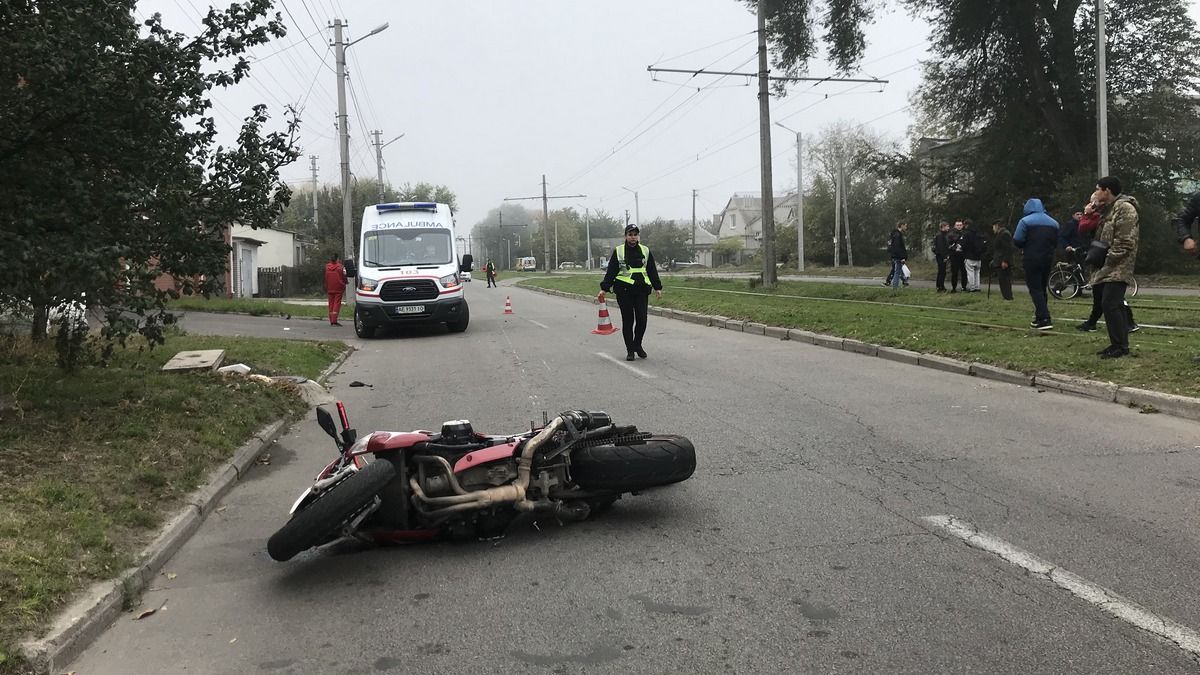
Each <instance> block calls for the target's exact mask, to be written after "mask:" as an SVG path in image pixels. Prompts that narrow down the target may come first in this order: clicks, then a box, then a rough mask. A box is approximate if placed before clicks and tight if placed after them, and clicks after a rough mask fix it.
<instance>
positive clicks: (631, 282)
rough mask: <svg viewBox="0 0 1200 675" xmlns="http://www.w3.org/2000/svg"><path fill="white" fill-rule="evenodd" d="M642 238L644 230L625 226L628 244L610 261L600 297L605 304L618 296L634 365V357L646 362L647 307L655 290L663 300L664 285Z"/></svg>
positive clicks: (628, 357)
mask: <svg viewBox="0 0 1200 675" xmlns="http://www.w3.org/2000/svg"><path fill="white" fill-rule="evenodd" d="M640 236H641V230H639V229H638V226H637V225H626V226H625V243H624V244H621V245H620V246H617V248H616V250H614V251H613V253H612V256H611V257H610V258H609V259H608V269H607V270H606V271H605V273H604V279H603V280H602V281H601V282H600V294H599V295H597V296H596V299H597V300H598V301H600V302H604V294H605V293H607V292H608V291H614V292H616V294H617V306H618V307H620V308H621V334H622V335H623V336H624V337H625V352H626V353H625V360H626V361H632V360H633V358H634V354H637V355H638V356H640V357H642V358H643V359H644V358H646V350H645V349H642V336H643V335H645V334H646V307H647V306H648V305H649V302H650V289H651V288H653V289H654V292H655V293H657V294H658V297H660V298H661V297H662V282H661V281H659V279H658V267H656V266H655V264H654V254H653V253H651V252H650V249H649V248H647V247H646V246H643V245H642V244H641V243H640V241H639V239H640Z"/></svg>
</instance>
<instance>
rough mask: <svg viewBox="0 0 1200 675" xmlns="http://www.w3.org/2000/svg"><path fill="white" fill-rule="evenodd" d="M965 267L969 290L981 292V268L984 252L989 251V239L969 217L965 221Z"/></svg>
mask: <svg viewBox="0 0 1200 675" xmlns="http://www.w3.org/2000/svg"><path fill="white" fill-rule="evenodd" d="M962 245H963V267H964V268H966V270H967V291H969V292H971V293H978V292H979V270H980V268H982V267H983V254H984V253H986V252H987V240H985V239H984V238H983V235H982V234H980V233H979V230H977V229H975V223H974V222H972V221H971V220H970V219H969V218H968V219H966V220H964V221H963V236H962Z"/></svg>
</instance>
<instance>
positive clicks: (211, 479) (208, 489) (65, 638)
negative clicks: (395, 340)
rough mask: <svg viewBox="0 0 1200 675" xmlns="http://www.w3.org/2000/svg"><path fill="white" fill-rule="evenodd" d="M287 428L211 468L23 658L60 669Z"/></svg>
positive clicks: (282, 425)
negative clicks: (137, 548) (114, 572)
mask: <svg viewBox="0 0 1200 675" xmlns="http://www.w3.org/2000/svg"><path fill="white" fill-rule="evenodd" d="M353 353H354V348H353V347H347V348H346V349H344V350H343V351H342V353H341V354H340V355H339V356H338V357H337V358H335V359H334V360H333V363H331V364H329V367H328V368H326V369H325V370H324V371H322V372H321V374H320V375H318V376H317V382H320V383H322V384H324V383H325V380H327V379H328V378H329V377H330V376H331V375H332V374H333V373H334V372H336V371H337V369H338V368H339V367H341V365H342V364H343V363H345V362H346V360H347V359H349V358H350V355H351V354H353ZM288 426H289V422H288V420H287V419H286V418H281V419H278V420H275V421H274V422H271V423H269V424H267V425H266V426H264V427H262V428H261V429H259V430H258V431H256V432H255V433H254V435H253V436H251V437H250V440H248V441H246V442H245V443H244V444H243V445H242V446H241V447H239V448H238V449H237V450H235V451H234V453H233V456H232V457H231V458H230V459H229V460H228V461H226V462H223V463H221V464H218V465H217V467H216V468H214V469H213V470H212V472H211V473H210V474H209V476H208V479H207V480H206V481H205V483H204V484H203V485H202V486H200V487H199V488H197V489H196V490H195V491H193V492H192V493H191V494H190V495H188V496H187V498H186V499H185V506H184V507H183V508H182V509H180V511H179V512H177V513H176V514H175V515H174V516H172V517H171V518H170V519H169V520H168V521H167V523H166V524H165V525H163V526H162V528H160V529H159V532H158V535H157V536H155V538H154V540H153V541H151V542H150V544H148V545H147V546H146V547H145V548H144V549H142V551H141V552H140V553H139V554H138V556H137V558H136V560H137V562H136V563H135V564H134V566H133V567H131V568H129V569H127V570H125V571H124V572H122V573H121V574H120V575H119V576H117V578H116V579H112V580H110V581H103V582H99V583H95V584H92V585H91V586H90V587H89V588H88V589H87V590H86V591H84V592H83V593H82V594H81V596H80V597H79V598H77V599H76V600H75V601H74V602H73V603H71V604H70V605H69V606H67V608H66V609H64V610H62V611H61V612H59V614H58V617H57V618H55V620H54V623H53V625H52V627H51V629H50V630H49V632H48V633H47V634H46V636H45V637H42V638H39V639H29V640H25V641H23V642H21V643H20V646H19V649H20V652H21V656H23V657H24V658H25V660H27V661H29V663H30V665H32V666H33V667H34V668H35V669H36V670H38V671H39V672H46V673H57V672H60V671H62V670H63V668H64V667H65V666H67V665H68V664H70V663H71V662H72V661H74V660H75V659H76V658H78V657H79V655H80V654H82V653H83V651H84V650H86V649H87V648H88V647H89V646H91V643H92V642H93V641H95V639H96V638H98V637H100V635H101V634H103V633H104V631H106V630H108V627H109V625H111V624H112V622H113V621H115V620H116V619H117V617H119V616H120V615H121V614H122V613H123V612H124V611H125V610H126V604H127V603H128V602H130V600H132V599H135V598H137V597H138V596H139V595H140V594H141V593H142V591H144V590H145V589H146V587H147V586H149V585H150V582H151V581H152V580H153V579H154V577H155V575H157V574H158V571H159V570H160V569H162V567H163V566H164V565H165V564H166V563H167V561H168V560H170V559H171V556H173V555H175V553H176V552H177V551H178V550H179V549H180V548H182V547H183V545H184V544H185V543H187V541H188V540H189V539H191V538H192V535H194V534H195V533H196V531H197V530H199V529H200V525H202V524H203V523H204V519H205V518H207V517H208V515H209V514H210V513H212V512H213V510H214V509H215V508H216V506H217V504H218V503H219V502H220V501H221V498H222V497H224V496H225V494H226V493H228V492H229V490H230V489H232V488H233V486H234V485H236V484H237V482H238V481H239V480H241V478H242V476H243V475H245V473H246V471H247V470H249V468H250V466H251V465H253V464H254V463H255V462H256V461H258V458H259V457H260V456H262V454H263V452H265V451H266V450H267V448H269V447H270V446H271V444H272V443H274V442H275V440H276V439H277V438H279V437H280V436H282V435H283V433H284V432H285V431H286V430H287V428H288Z"/></svg>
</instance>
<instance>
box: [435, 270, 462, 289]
mask: <svg viewBox="0 0 1200 675" xmlns="http://www.w3.org/2000/svg"><path fill="white" fill-rule="evenodd" d="M438 281H440V282H441V284H442V288H458V286H459V284H460V283H462V282H460V281H459V279H458V274H457V273H455V274H447V275H446V276H444V277H442V278H441V279H438Z"/></svg>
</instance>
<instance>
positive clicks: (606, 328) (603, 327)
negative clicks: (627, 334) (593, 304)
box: [592, 301, 617, 335]
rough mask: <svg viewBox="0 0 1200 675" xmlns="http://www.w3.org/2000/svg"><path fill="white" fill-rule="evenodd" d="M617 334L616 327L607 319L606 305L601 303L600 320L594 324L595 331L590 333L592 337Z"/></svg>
mask: <svg viewBox="0 0 1200 675" xmlns="http://www.w3.org/2000/svg"><path fill="white" fill-rule="evenodd" d="M615 332H617V327H616V326H614V325H612V321H611V320H610V319H609V318H608V305H607V304H605V303H604V302H603V301H601V302H600V319H599V322H598V323H597V324H596V330H594V331H592V334H593V335H612V334H613V333H615Z"/></svg>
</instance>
